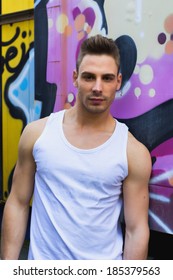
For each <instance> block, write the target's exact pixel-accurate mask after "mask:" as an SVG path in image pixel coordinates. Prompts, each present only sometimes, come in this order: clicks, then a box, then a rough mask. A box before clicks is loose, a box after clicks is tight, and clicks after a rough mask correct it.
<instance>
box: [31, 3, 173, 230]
mask: <svg viewBox="0 0 173 280" xmlns="http://www.w3.org/2000/svg"><path fill="white" fill-rule="evenodd" d="M39 2H40V3H42V4H43V3H44V5H46V7H47V19H48V22H47V24H48V45H47V72H46V79H47V82H48V83H53V84H55V85H56V86H57V91H56V98H55V103H54V109H53V110H54V111H57V110H60V109H62V108H64V107H65V108H68V107H70V106H73V104H74V102H75V96H76V90H75V88H74V87H73V82H72V71H73V69H74V68H75V59H76V56H77V53H78V50H79V47H80V44H81V42H82V41H83V40H84V39H85V38H87V37H88V36H92V35H94V34H96V33H100V34H102V35H105V36H108V37H111V38H113V39H114V40H115V41H116V42H117V43H118V44H119V46H120V48H121V49H120V53H121V56H122V65H121V69H122V73H123V77H124V80H123V87H122V88H121V90H120V91H119V92H118V93H117V95H116V98H115V101H114V103H113V105H112V108H111V111H112V114H113V116H114V117H116V118H117V119H119V120H121V121H124V122H125V123H127V125H128V126H129V129H130V130H131V132H132V133H133V134H135V136H136V137H137V138H138V139H139V140H140V141H142V142H143V143H144V144H145V145H146V146H147V147H148V149H149V150H150V152H151V155H152V161H153V172H152V178H151V182H150V210H149V217H150V227H151V228H152V229H155V230H159V231H163V232H167V233H171V234H172V233H173V219H172V215H173V122H172V119H173V90H172V89H173V79H172V75H173V3H172V1H169V0H167V1H166V3H165V5H164V7H163V5H162V3H161V2H159V3H158V1H157V0H153V1H149V0H145V1H144V0H121V1H120V0H114V1H113V0H112V1H110V0H109V1H106V0H105V1H104V0H73V1H68V0H64V1H59V0H52V1H36V4H38V5H39ZM159 6H160V7H159ZM156 7H157V8H156ZM123 35H127V36H129V37H130V38H129V37H126V36H123ZM130 39H132V40H130ZM135 47H136V49H135ZM136 50H137V61H136V56H135V55H136V53H135V51H136ZM53 99H54V97H53Z"/></svg>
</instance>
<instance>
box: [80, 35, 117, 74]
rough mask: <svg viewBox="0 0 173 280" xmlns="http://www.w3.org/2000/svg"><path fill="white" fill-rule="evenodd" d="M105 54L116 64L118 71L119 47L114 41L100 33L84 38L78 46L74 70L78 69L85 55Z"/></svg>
mask: <svg viewBox="0 0 173 280" xmlns="http://www.w3.org/2000/svg"><path fill="white" fill-rule="evenodd" d="M102 54H106V55H109V56H111V57H112V58H113V59H114V60H115V63H116V65H117V68H118V72H119V69H120V54H119V49H118V47H117V46H116V44H115V42H114V41H113V40H112V39H110V38H107V37H104V36H102V35H100V34H98V35H96V36H92V37H90V38H88V39H86V40H85V41H84V42H83V43H82V45H81V48H80V52H79V55H78V59H77V62H76V70H77V72H78V71H79V66H80V64H81V62H82V60H83V58H84V56H85V55H102Z"/></svg>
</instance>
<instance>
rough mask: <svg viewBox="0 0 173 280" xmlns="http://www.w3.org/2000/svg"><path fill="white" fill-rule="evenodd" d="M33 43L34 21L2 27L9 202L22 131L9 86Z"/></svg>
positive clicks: (5, 175) (5, 180) (5, 190)
mask: <svg viewBox="0 0 173 280" xmlns="http://www.w3.org/2000/svg"><path fill="white" fill-rule="evenodd" d="M17 31H18V33H17ZM19 31H20V32H19ZM16 34H17V35H16ZM24 35H25V36H24ZM12 38H13V40H12ZM33 41H34V21H33V20H27V21H22V22H18V23H13V24H12V25H10V24H5V25H3V26H2V42H3V43H4V44H3V45H2V57H3V58H4V69H3V74H2V143H3V151H2V154H3V160H2V161H3V199H6V197H7V195H8V182H9V180H10V177H11V174H12V171H13V168H14V166H15V164H16V161H17V150H18V142H19V138H20V135H21V132H22V127H23V123H22V121H21V120H20V119H16V118H14V117H13V116H12V115H11V113H10V110H9V106H8V104H7V102H6V96H7V95H8V85H9V84H10V82H11V80H14V81H15V78H16V69H17V71H18V72H19V73H20V71H21V70H22V66H23V65H22V59H23V53H24V51H23V50H22V49H23V48H22V46H24V49H25V53H26V52H27V51H28V50H29V48H30V44H31V42H33ZM14 50H15V51H14ZM10 79H11V80H10ZM5 95H6V96H5Z"/></svg>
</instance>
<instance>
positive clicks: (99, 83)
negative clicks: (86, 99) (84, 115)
mask: <svg viewBox="0 0 173 280" xmlns="http://www.w3.org/2000/svg"><path fill="white" fill-rule="evenodd" d="M93 91H94V92H101V91H102V81H101V79H96V80H95V82H94V85H93Z"/></svg>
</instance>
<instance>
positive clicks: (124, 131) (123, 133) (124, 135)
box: [116, 120, 129, 177]
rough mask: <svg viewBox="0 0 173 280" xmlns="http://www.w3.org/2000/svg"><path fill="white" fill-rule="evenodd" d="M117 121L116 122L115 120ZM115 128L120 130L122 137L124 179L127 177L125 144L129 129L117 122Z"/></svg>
mask: <svg viewBox="0 0 173 280" xmlns="http://www.w3.org/2000/svg"><path fill="white" fill-rule="evenodd" d="M116 121H117V120H116ZM117 127H118V129H120V130H121V135H122V139H123V141H124V147H125V149H124V153H123V161H124V164H125V168H126V169H125V170H124V177H127V175H128V158H127V143H128V132H129V128H128V126H127V125H126V124H124V123H121V122H119V121H117Z"/></svg>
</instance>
